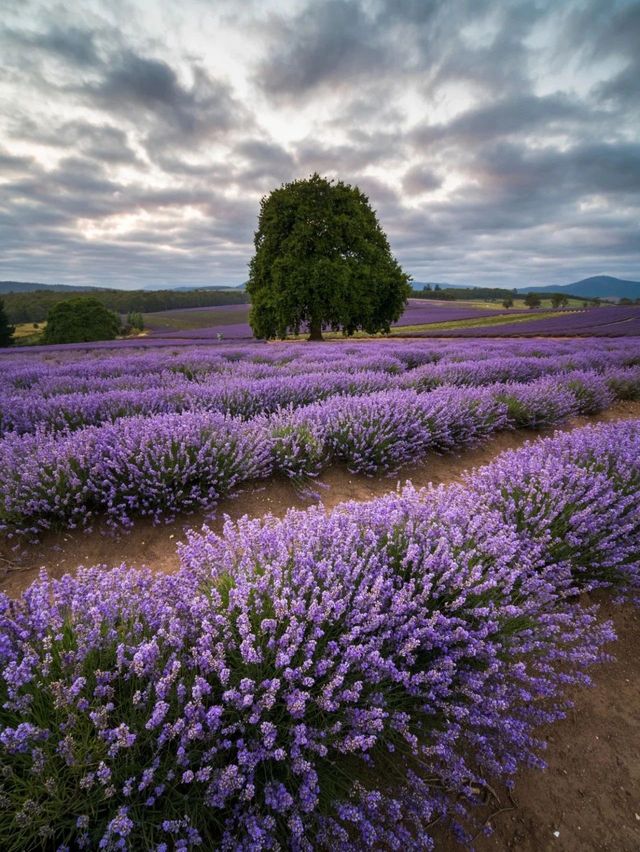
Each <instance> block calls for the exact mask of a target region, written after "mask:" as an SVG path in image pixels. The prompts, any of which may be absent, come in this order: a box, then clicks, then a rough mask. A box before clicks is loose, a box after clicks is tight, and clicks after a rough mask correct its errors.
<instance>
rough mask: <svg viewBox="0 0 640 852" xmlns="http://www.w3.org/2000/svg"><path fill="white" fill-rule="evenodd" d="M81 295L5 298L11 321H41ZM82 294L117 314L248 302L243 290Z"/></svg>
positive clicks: (43, 292) (45, 293)
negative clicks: (66, 301)
mask: <svg viewBox="0 0 640 852" xmlns="http://www.w3.org/2000/svg"><path fill="white" fill-rule="evenodd" d="M79 295H80V294H79V293H73V292H72V293H68V292H67V293H65V292H56V291H51V290H32V291H30V292H28V293H5V294H4V295H3V300H4V306H5V310H6V312H7V317H8V320H9V322H11V323H23V322H42V321H43V320H46V318H47V316H48V314H49V311H50V309H51V308H52V307H53V306H54V305H57V304H59V303H60V302H63V301H65V300H67V299H72V298H74V297H77V296H79ZM83 295H87V296H89V295H90V296H91V298H94V299H97V300H98V301H99V302H100V303H101V304H102V305H104V307H105V308H107V309H108V310H110V311H115V312H116V313H118V314H136V313H137V314H142V313H154V312H156V311H171V310H175V309H177V308H208V307H213V306H216V305H242V304H246V303H248V301H249V297H248V295H247V294H246V293H245V292H244V291H243V290H189V291H187V292H182V291H176V290H148V291H147V290H96V291H95V292H93V291H92V292H91V293H90V294H89V293H86V294H83Z"/></svg>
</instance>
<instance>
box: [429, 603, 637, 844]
mask: <svg viewBox="0 0 640 852" xmlns="http://www.w3.org/2000/svg"><path fill="white" fill-rule="evenodd" d="M594 600H595V601H596V602H597V603H600V604H601V605H602V610H601V612H602V616H603V618H611V619H612V620H613V622H614V624H615V629H616V633H617V634H618V641H617V642H616V643H615V644H614V645H612V646H610V648H609V649H608V650H609V651H610V652H611V653H612V654H615V656H616V660H615V662H613V663H606V664H604V665H602V666H600V667H599V668H596V669H594V670H593V672H592V676H593V680H594V686H593V688H591V689H579V690H576V691H575V692H574V694H573V696H572V697H573V700H574V702H575V706H574V708H573V710H572V711H570V713H569V715H568V716H567V718H566V719H564V720H563V721H561V722H557V723H556V724H555V725H553V726H551V727H548V728H546V729H543V730H541V732H540V734H541V737H542V738H543V739H546V740H547V741H548V743H549V745H548V748H547V751H546V754H545V760H546V761H547V763H548V768H547V769H546V770H545V771H543V772H541V771H540V770H537V769H525V770H522V771H520V772H519V773H518V775H517V776H516V786H515V790H514V793H513V797H512V798H513V802H511V801H510V799H509V796H508V793H507V791H506V789H505V788H504V787H498V788H496V790H495V791H496V793H497V794H498V796H499V798H500V801H499V802H493V803H492V804H491V805H490V806H488V807H486V808H484V809H483V811H482V812H481V814H480V822H482V820H485V819H487V818H490V819H489V821H490V823H491V825H492V827H493V829H494V833H493V835H492V836H491V837H484V836H482V835H481V836H480V837H479V838H478V839H477V840H476V843H475V846H474V848H475V850H476V852H501V851H502V850H517V852H637V850H639V849H640V654H638V647H640V612H639V611H638V609H637V608H636V607H634V606H633V605H631V604H629V605H625V606H622V607H618V606H614V605H613V604H612V603H611V601H610V599H609V598H608V597H607V595H606V594H599V595H597V596H594ZM513 805H515V807H513ZM502 808H505V810H504V811H502V813H497V812H498V811H500V810H501V809H502ZM506 808H512V809H510V810H506ZM494 813H495V814H496V816H495V817H493V819H491V815H492V814H494ZM436 850H437V852H461V847H460V846H459V845H458V844H456V843H455V841H453V840H452V838H451V834H450V833H447V829H446V826H445V825H443V826H442V827H438V830H437V833H436Z"/></svg>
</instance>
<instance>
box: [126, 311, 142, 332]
mask: <svg viewBox="0 0 640 852" xmlns="http://www.w3.org/2000/svg"><path fill="white" fill-rule="evenodd" d="M127 325H128V326H129V328H135V329H136V331H142V330H143V329H144V317H143V316H142V314H141V313H140V312H139V311H129V313H128V314H127Z"/></svg>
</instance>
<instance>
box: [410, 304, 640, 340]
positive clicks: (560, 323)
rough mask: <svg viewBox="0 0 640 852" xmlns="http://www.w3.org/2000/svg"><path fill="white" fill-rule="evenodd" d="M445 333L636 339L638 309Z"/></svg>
mask: <svg viewBox="0 0 640 852" xmlns="http://www.w3.org/2000/svg"><path fill="white" fill-rule="evenodd" d="M441 333H442V332H440V334H441ZM446 333H447V335H451V336H452V337H522V336H527V335H529V336H536V335H550V336H554V337H556V336H560V337H561V336H563V335H567V336H569V337H574V336H576V335H580V336H589V337H591V336H595V337H638V336H640V306H638V305H632V306H629V307H623V306H619V307H611V306H609V307H603V308H591V309H589V310H586V311H578V312H575V313H573V312H572V313H567V314H564V315H563V316H558V317H547V318H546V319H532V320H530V321H527V322H522V323H507V324H504V325H497V326H486V327H478V328H462V329H451V330H450V331H447V332H446ZM421 334H424V335H425V336H430V335H435V336H438V332H437V331H432V332H430V331H428V330H426V331H424V332H421Z"/></svg>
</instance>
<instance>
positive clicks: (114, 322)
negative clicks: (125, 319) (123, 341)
mask: <svg viewBox="0 0 640 852" xmlns="http://www.w3.org/2000/svg"><path fill="white" fill-rule="evenodd" d="M119 331H120V320H119V319H118V316H117V315H116V314H114V313H113V311H110V310H108V309H107V308H105V306H104V305H103V304H102V302H100V301H98V299H96V298H95V297H94V296H76V297H75V298H73V299H66V300H65V301H63V302H58V304H57V305H54V306H53V307H52V308H51V310H50V311H49V316H48V317H47V327H46V328H45V330H44V337H43V340H44V342H45V343H85V342H88V341H91V340H114V339H115V337H116V335H117V334H118V332H119Z"/></svg>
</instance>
